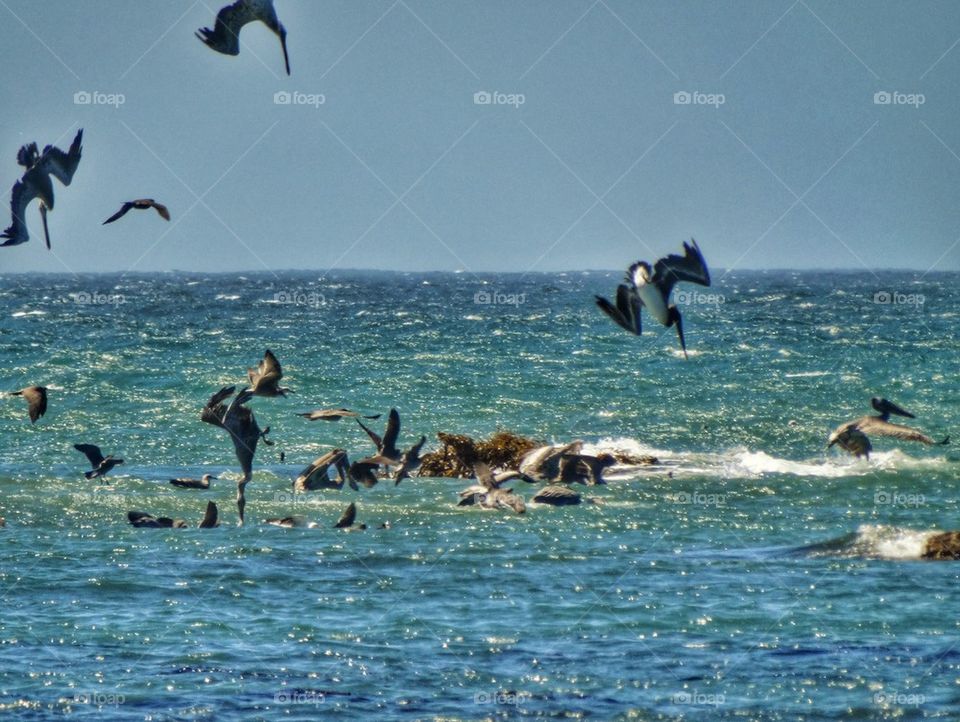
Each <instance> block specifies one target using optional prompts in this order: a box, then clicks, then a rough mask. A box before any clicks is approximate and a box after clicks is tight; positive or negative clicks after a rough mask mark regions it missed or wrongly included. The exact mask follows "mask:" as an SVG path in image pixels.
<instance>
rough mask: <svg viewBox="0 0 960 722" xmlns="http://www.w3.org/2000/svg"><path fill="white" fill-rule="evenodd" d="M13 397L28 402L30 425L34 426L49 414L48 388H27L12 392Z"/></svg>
mask: <svg viewBox="0 0 960 722" xmlns="http://www.w3.org/2000/svg"><path fill="white" fill-rule="evenodd" d="M10 395H11V396H22V397H23V398H24V400H25V401H26V402H27V411H28V413H29V414H30V423H31V424H34V423H36V422H37V419H39V418H40V417H41V416H43V415H44V414H45V413H47V387H46V386H27V388H25V389H20V390H19V391H11V392H10Z"/></svg>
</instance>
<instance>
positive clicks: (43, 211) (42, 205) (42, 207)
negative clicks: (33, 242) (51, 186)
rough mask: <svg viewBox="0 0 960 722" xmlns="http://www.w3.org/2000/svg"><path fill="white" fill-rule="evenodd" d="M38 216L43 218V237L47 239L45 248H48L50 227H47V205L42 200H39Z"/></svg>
mask: <svg viewBox="0 0 960 722" xmlns="http://www.w3.org/2000/svg"><path fill="white" fill-rule="evenodd" d="M40 218H41V220H43V237H44V239H46V241H47V250H48V251H49V250H51V248H50V229H48V228H47V205H46V203H44V202H43V201H41V202H40Z"/></svg>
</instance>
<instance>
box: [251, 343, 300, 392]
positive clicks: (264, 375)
mask: <svg viewBox="0 0 960 722" xmlns="http://www.w3.org/2000/svg"><path fill="white" fill-rule="evenodd" d="M247 377H248V378H249V379H250V387H251V388H250V391H251V393H252V394H253V395H254V396H286V395H287V393H288V392H289V393H293V392H292V391H291V390H290V389H288V388H286V387H281V386H280V385H279V384H280V379H282V378H283V369H282V368H280V362H279V361H277V357H276V356H274V355H273V352H272V351H271V350H270V349H267V350H266V352H265V353H264V354H263V359H261V361H260V364H259V365H258V366H257V368H255V369H254V368H250V369H247Z"/></svg>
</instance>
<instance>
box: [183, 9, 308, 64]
mask: <svg viewBox="0 0 960 722" xmlns="http://www.w3.org/2000/svg"><path fill="white" fill-rule="evenodd" d="M255 20H259V21H260V22H262V23H263V24H264V25H266V26H267V27H268V28H270V29H271V30H272V31H273V32H274V33H276V34H277V35H278V36H279V38H280V46H281V47H282V48H283V62H284V65H286V68H287V75H290V58H289V57H288V56H287V30H286V28H284V27H283V24H282V23H281V22H280V20H279V18H277V11H276V10H275V9H274V7H273V0H237V1H236V2H235V3H233V4H232V5H227V6H225V7H223V8H221V10H220V12H218V13H217V22H216V24H215V25H214V27H213V30H211V29H210V28H200V29H199V30H198V31H197V37H198V38H200V39H201V40H202V41H203V42H205V43H206V44H207V45H209V46H210V47H211V48H213V49H214V50H216V51H217V52H218V53H223V54H224V55H239V54H240V30H241V29H242V28H243V26H244V25H246V24H247V23H252V22H253V21H255Z"/></svg>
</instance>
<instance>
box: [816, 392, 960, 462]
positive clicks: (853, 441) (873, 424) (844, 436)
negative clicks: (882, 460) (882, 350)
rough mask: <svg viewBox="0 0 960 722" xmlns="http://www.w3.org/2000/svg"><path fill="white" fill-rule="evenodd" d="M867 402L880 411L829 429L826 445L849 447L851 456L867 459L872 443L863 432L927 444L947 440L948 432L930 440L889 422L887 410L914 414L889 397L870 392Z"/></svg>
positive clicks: (909, 417) (941, 443)
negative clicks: (830, 431)
mask: <svg viewBox="0 0 960 722" xmlns="http://www.w3.org/2000/svg"><path fill="white" fill-rule="evenodd" d="M870 405H871V406H873V408H874V409H875V410H876V411H879V412H880V414H879V415H878V416H870V415H867V416H861V417H860V418H859V419H854V420H853V421H848V422H847V423H845V424H841V425H840V426H838V427H837V428H836V429H834V431H833V433H832V434H830V439H829V443H828V444H827V448H828V449H829V448H830V447H831V446H833V445H834V444H839V445H840V448H842V449H844V450H845V451H849V452H850V453H851V454H853V455H854V456H855V457H857V458H860V457H861V456H864V457H866V458H868V459H869V458H870V452H871V451H873V446H872V445H871V444H870V439H869V438H868V437H867V434H872V435H874V436H892V437H894V438H895V439H901V440H903V441H919V442H920V443H921V444H927V445H929V446H943V445H945V444H949V443H950V437H949V436H947V437H945V438H944V439H943V440H942V441H934V440H933V439H931V438H930V437H929V436H927V435H926V434H923V433H921V432H919V431H917V430H916V429H911V428H910V427H909V426H903V425H901V424H891V423H890V415H891V414H896V415H897V416H904V417H906V418H908V419H915V418H916V417H915V416H914V415H913V414H911V413H910V412H909V411H904V410H903V409H901V408H900V407H899V406H897V405H896V404H895V403H893V402H892V401H887V400H886V399H881V398H878V397H876V396H874V397H873V398H872V399H870Z"/></svg>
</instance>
